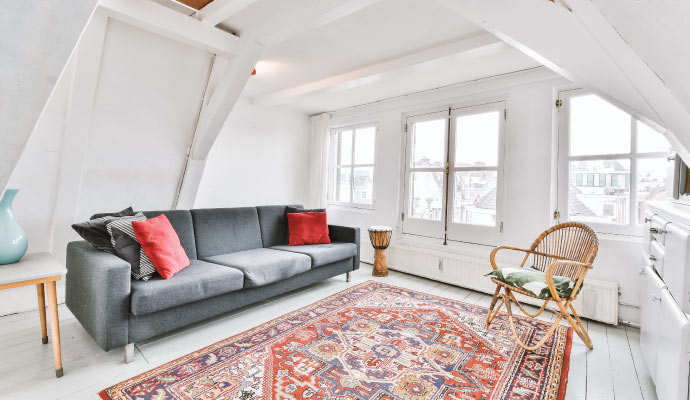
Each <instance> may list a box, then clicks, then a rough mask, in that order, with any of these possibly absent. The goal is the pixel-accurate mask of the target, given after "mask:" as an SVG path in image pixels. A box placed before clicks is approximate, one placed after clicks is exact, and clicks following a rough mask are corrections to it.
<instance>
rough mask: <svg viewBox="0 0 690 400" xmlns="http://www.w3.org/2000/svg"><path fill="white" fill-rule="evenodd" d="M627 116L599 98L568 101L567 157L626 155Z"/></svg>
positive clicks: (628, 122)
mask: <svg viewBox="0 0 690 400" xmlns="http://www.w3.org/2000/svg"><path fill="white" fill-rule="evenodd" d="M630 128H631V118H630V115H629V114H627V113H625V112H624V111H623V110H621V109H619V108H617V107H615V106H614V105H613V104H611V103H609V102H607V101H605V100H603V99H602V98H600V97H599V96H596V95H593V94H590V95H586V96H577V97H572V98H571V99H570V155H571V156H583V155H597V154H616V153H629V152H630Z"/></svg>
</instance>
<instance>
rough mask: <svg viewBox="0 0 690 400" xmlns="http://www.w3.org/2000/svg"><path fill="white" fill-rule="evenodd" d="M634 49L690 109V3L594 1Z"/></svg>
mask: <svg viewBox="0 0 690 400" xmlns="http://www.w3.org/2000/svg"><path fill="white" fill-rule="evenodd" d="M593 3H594V4H595V5H596V6H597V7H598V8H599V9H600V10H601V12H602V14H603V15H604V17H605V18H606V19H607V21H608V22H609V23H610V24H611V25H612V26H613V27H614V28H615V30H616V31H617V32H618V34H620V36H621V37H622V38H623V39H624V40H625V42H626V43H627V44H628V45H629V46H630V47H631V48H632V50H633V51H634V52H635V53H636V54H637V55H639V56H640V57H641V58H642V59H643V60H644V61H645V62H646V63H647V65H649V67H650V68H651V69H652V70H653V71H654V72H655V73H656V74H657V75H658V76H659V78H661V80H662V81H663V82H664V83H665V84H666V86H668V88H669V89H670V90H671V92H672V93H673V94H674V95H675V96H676V97H678V99H679V100H680V101H681V102H682V103H683V105H684V106H685V108H686V109H688V110H690V79H689V76H688V67H689V66H690V45H688V43H687V41H688V40H690V2H688V1H681V0H666V1H658V0H637V1H624V2H621V1H613V0H594V1H593Z"/></svg>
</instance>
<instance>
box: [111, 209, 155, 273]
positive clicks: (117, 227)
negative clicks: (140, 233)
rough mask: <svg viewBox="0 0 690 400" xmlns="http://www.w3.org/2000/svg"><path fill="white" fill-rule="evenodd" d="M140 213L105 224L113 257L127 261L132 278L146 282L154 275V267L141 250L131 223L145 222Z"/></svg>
mask: <svg viewBox="0 0 690 400" xmlns="http://www.w3.org/2000/svg"><path fill="white" fill-rule="evenodd" d="M145 220H146V217H145V216H144V214H142V213H137V214H135V215H133V216H131V217H122V218H117V219H114V220H112V221H110V222H108V223H107V224H106V229H107V230H108V234H109V235H110V240H111V242H112V244H113V248H114V249H115V255H117V256H118V257H120V258H122V259H123V260H125V261H127V262H128V263H129V264H130V265H131V266H132V277H133V278H134V279H137V280H142V281H147V280H149V279H151V278H152V277H153V276H154V275H155V274H156V267H155V266H154V265H153V263H152V262H151V259H150V258H149V257H148V256H147V255H146V253H145V252H144V250H143V249H142V248H141V244H140V243H139V239H137V236H136V235H135V234H134V229H133V228H132V221H145Z"/></svg>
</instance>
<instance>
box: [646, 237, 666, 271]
mask: <svg viewBox="0 0 690 400" xmlns="http://www.w3.org/2000/svg"><path fill="white" fill-rule="evenodd" d="M665 253H666V251H665V249H664V247H663V246H662V245H660V244H659V242H657V241H656V240H652V244H651V245H650V246H649V262H650V263H651V264H652V265H654V269H655V270H656V272H657V273H658V274H659V276H661V277H664V255H665Z"/></svg>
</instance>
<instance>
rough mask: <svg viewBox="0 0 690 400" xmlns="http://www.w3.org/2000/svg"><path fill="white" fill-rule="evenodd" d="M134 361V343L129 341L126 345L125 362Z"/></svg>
mask: <svg viewBox="0 0 690 400" xmlns="http://www.w3.org/2000/svg"><path fill="white" fill-rule="evenodd" d="M132 361H134V343H129V344H128V345H126V346H125V364H129V363H131V362H132Z"/></svg>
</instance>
